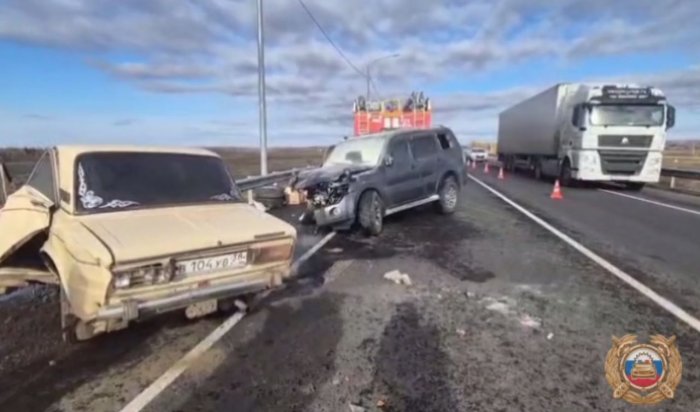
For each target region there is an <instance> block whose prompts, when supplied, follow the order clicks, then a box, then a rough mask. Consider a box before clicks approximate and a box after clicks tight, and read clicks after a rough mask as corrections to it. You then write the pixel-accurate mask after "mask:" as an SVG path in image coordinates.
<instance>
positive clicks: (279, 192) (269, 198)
mask: <svg viewBox="0 0 700 412" xmlns="http://www.w3.org/2000/svg"><path fill="white" fill-rule="evenodd" d="M253 198H254V199H255V200H256V201H258V202H260V203H262V204H263V205H264V206H265V208H266V209H268V210H269V209H275V208H279V207H282V206H284V204H285V203H286V196H285V194H284V189H283V188H281V187H277V186H265V187H259V188H257V189H254V190H253Z"/></svg>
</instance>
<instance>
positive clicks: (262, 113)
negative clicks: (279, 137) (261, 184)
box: [258, 0, 267, 176]
mask: <svg viewBox="0 0 700 412" xmlns="http://www.w3.org/2000/svg"><path fill="white" fill-rule="evenodd" d="M258 109H259V118H260V126H259V128H260V130H259V132H260V174H261V175H262V176H265V175H266V174H267V107H266V105H265V36H264V27H263V0H258Z"/></svg>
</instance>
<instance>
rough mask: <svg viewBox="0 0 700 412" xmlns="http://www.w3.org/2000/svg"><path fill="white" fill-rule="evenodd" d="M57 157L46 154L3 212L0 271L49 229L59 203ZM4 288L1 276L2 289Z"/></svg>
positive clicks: (6, 203)
mask: <svg viewBox="0 0 700 412" xmlns="http://www.w3.org/2000/svg"><path fill="white" fill-rule="evenodd" d="M55 188H56V184H55V176H54V167H53V156H52V155H51V153H50V152H46V153H45V154H44V156H42V158H41V159H40V160H39V162H37V164H36V166H35V167H34V170H33V171H32V174H31V175H30V176H29V179H28V180H27V183H26V184H25V185H24V186H22V187H21V188H19V189H18V190H17V191H16V192H14V193H13V194H11V195H9V196H8V197H7V199H6V202H5V205H4V206H3V207H2V209H0V233H2V236H0V268H1V267H2V266H3V264H5V263H6V261H7V260H8V258H9V257H11V256H12V254H13V252H15V251H17V250H18V249H19V248H20V247H22V246H23V245H24V244H25V243H27V242H28V241H30V240H31V239H32V238H34V237H35V236H36V235H37V234H39V233H41V232H43V231H45V230H46V229H48V227H49V225H50V223H51V210H52V207H53V205H54V204H55V198H56V196H55V190H56V189H55ZM2 285H3V279H2V274H0V288H1V287H2Z"/></svg>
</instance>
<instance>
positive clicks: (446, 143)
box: [437, 132, 452, 150]
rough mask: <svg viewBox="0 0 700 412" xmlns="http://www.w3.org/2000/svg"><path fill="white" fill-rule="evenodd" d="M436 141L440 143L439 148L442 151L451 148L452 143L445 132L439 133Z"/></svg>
mask: <svg viewBox="0 0 700 412" xmlns="http://www.w3.org/2000/svg"><path fill="white" fill-rule="evenodd" d="M437 138H438V141H439V142H440V147H442V150H447V149H449V148H451V147H452V141H451V140H450V138H449V136H448V135H447V133H445V132H441V133H438V134H437Z"/></svg>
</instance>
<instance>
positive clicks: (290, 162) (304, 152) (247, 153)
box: [0, 147, 325, 185]
mask: <svg viewBox="0 0 700 412" xmlns="http://www.w3.org/2000/svg"><path fill="white" fill-rule="evenodd" d="M211 149H212V150H213V151H215V152H217V153H219V154H220V155H221V157H223V159H224V160H225V161H226V163H227V164H228V165H229V167H230V169H231V171H232V172H233V174H234V176H235V177H236V178H241V177H246V176H255V175H259V174H260V154H259V152H258V150H257V149H255V148H236V147H214V148H211ZM324 151H325V148H324V147H302V148H295V147H292V148H286V147H276V148H270V149H268V156H267V164H268V171H270V172H275V171H280V170H289V169H292V168H297V167H306V166H311V165H320V164H321V162H322V161H323V153H324ZM41 153H42V151H41V150H40V149H0V160H2V161H3V162H5V163H6V164H7V167H8V169H9V172H10V174H11V176H12V179H13V181H14V184H15V185H20V184H22V183H23V182H24V181H25V180H26V179H27V177H29V174H30V173H31V171H32V168H33V167H34V163H35V162H36V161H37V160H38V159H39V156H41Z"/></svg>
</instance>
